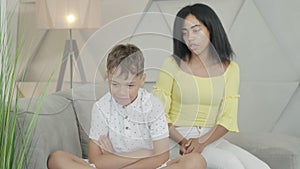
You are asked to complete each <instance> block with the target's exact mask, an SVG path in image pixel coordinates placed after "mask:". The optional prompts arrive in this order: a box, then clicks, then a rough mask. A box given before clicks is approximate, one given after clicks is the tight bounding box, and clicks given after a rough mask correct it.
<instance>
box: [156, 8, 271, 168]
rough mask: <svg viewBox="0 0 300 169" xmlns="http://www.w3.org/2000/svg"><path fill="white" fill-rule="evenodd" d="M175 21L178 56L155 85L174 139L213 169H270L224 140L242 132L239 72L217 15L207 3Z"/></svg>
mask: <svg viewBox="0 0 300 169" xmlns="http://www.w3.org/2000/svg"><path fill="white" fill-rule="evenodd" d="M176 16H177V17H176V19H175V23H174V33H173V43H174V44H173V45H174V46H173V47H174V48H173V56H172V57H169V58H167V59H166V60H165V62H164V64H163V65H162V67H161V71H160V73H159V75H158V79H157V83H156V85H155V86H154V94H155V95H156V96H158V97H159V98H160V99H161V100H162V101H163V102H164V105H165V111H166V115H167V120H168V123H169V132H170V137H171V138H172V139H173V140H174V141H175V142H176V143H178V144H179V145H180V152H181V154H188V153H191V152H198V153H201V154H202V155H203V156H204V158H205V160H206V162H207V167H208V168H210V167H211V168H218V169H219V168H222V169H258V168H259V169H269V166H268V165H267V164H265V163H264V162H263V161H261V160H259V159H258V158H256V157H255V156H253V155H252V154H250V153H249V152H247V151H245V150H243V149H241V148H240V147H238V146H236V145H233V144H231V143H229V142H228V141H227V140H225V139H224V138H223V136H224V135H225V134H226V133H227V132H229V131H230V132H238V123H237V108H238V98H239V92H238V90H239V81H240V72H239V67H238V65H237V63H235V62H234V61H232V55H233V51H232V48H231V45H230V43H229V41H228V38H227V36H226V33H225V31H224V28H223V26H222V24H221V22H220V20H219V18H218V16H217V15H216V13H215V12H214V11H213V10H212V9H211V8H210V7H208V6H206V5H204V4H195V5H191V6H186V7H184V8H182V9H181V10H180V11H179V12H178V13H177V15H176Z"/></svg>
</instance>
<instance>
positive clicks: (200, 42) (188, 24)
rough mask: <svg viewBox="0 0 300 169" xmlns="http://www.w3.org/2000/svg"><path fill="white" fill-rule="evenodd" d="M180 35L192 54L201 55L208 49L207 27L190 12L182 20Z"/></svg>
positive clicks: (208, 35)
mask: <svg viewBox="0 0 300 169" xmlns="http://www.w3.org/2000/svg"><path fill="white" fill-rule="evenodd" d="M182 37H183V40H184V42H185V44H186V45H187V47H188V48H189V49H190V51H191V52H192V53H193V54H196V55H201V54H202V53H203V52H205V51H209V50H208V49H209V43H210V33H209V31H208V29H207V27H206V26H205V25H204V24H203V23H202V22H201V21H199V20H198V19H197V18H196V17H195V16H194V15H192V14H189V15H188V16H187V17H186V18H185V20H184V24H183V27H182Z"/></svg>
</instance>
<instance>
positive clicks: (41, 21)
mask: <svg viewBox="0 0 300 169" xmlns="http://www.w3.org/2000/svg"><path fill="white" fill-rule="evenodd" d="M100 9H101V5H100V0H36V19H37V27H38V28H41V29H93V28H99V27H100V24H101V10H100Z"/></svg>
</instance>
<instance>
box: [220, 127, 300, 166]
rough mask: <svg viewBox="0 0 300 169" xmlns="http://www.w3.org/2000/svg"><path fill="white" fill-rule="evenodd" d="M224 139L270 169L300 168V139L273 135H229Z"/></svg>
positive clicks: (249, 133)
mask: <svg viewBox="0 0 300 169" xmlns="http://www.w3.org/2000/svg"><path fill="white" fill-rule="evenodd" d="M225 137H226V139H227V140H228V141H230V142H231V143H233V144H235V145H238V146H240V147H242V148H244V149H245V150H247V151H249V152H250V153H252V154H254V155H255V156H257V157H258V158H260V159H261V160H263V161H265V162H266V163H267V164H268V165H269V166H270V167H271V168H272V169H283V168H284V169H295V168H300V138H297V137H292V136H287V135H280V134H275V133H252V132H240V133H229V134H227V135H226V136H225Z"/></svg>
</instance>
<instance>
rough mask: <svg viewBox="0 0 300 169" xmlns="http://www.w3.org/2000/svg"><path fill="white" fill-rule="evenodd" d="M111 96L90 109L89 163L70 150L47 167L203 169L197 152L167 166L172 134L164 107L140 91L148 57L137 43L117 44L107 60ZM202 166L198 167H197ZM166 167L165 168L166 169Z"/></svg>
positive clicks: (51, 159)
mask: <svg viewBox="0 0 300 169" xmlns="http://www.w3.org/2000/svg"><path fill="white" fill-rule="evenodd" d="M107 74H108V80H109V92H108V93H107V94H106V95H104V96H103V97H102V98H101V99H99V100H98V101H97V102H96V103H95V104H94V106H93V109H92V121H91V129H90V134H89V137H90V141H89V148H88V151H89V153H88V155H89V160H88V162H89V163H90V164H89V163H88V162H86V161H84V160H82V159H80V158H78V157H76V156H74V155H71V154H69V153H67V152H62V151H57V152H54V153H52V154H51V155H50V156H49V160H48V168H49V169H63V168H65V169H77V168H78V169H84V168H86V169H87V168H107V169H119V168H122V169H133V168H134V169H137V168H141V169H145V168H147V169H149V168H153V169H155V168H165V169H177V168H178V169H182V168H185V169H189V168H190V169H204V168H205V167H206V163H205V160H204V159H203V158H202V157H201V155H199V154H196V153H195V154H188V155H186V156H181V157H179V158H177V159H175V160H172V161H170V162H168V163H166V161H168V159H169V150H168V149H169V139H168V136H169V134H168V133H169V132H168V126H167V121H166V117H165V115H164V108H163V105H162V103H161V102H160V101H159V100H158V99H157V98H155V97H154V96H153V95H152V94H150V93H148V92H147V91H146V90H145V89H142V88H141V87H142V86H143V84H144V81H145V78H146V75H145V73H144V57H143V54H142V52H141V51H140V49H139V48H137V47H136V46H134V45H131V44H127V45H122V44H121V45H117V46H115V47H114V48H113V49H112V51H111V52H110V53H109V55H108V58H107ZM199 162H200V163H199ZM162 165H163V166H162Z"/></svg>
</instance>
